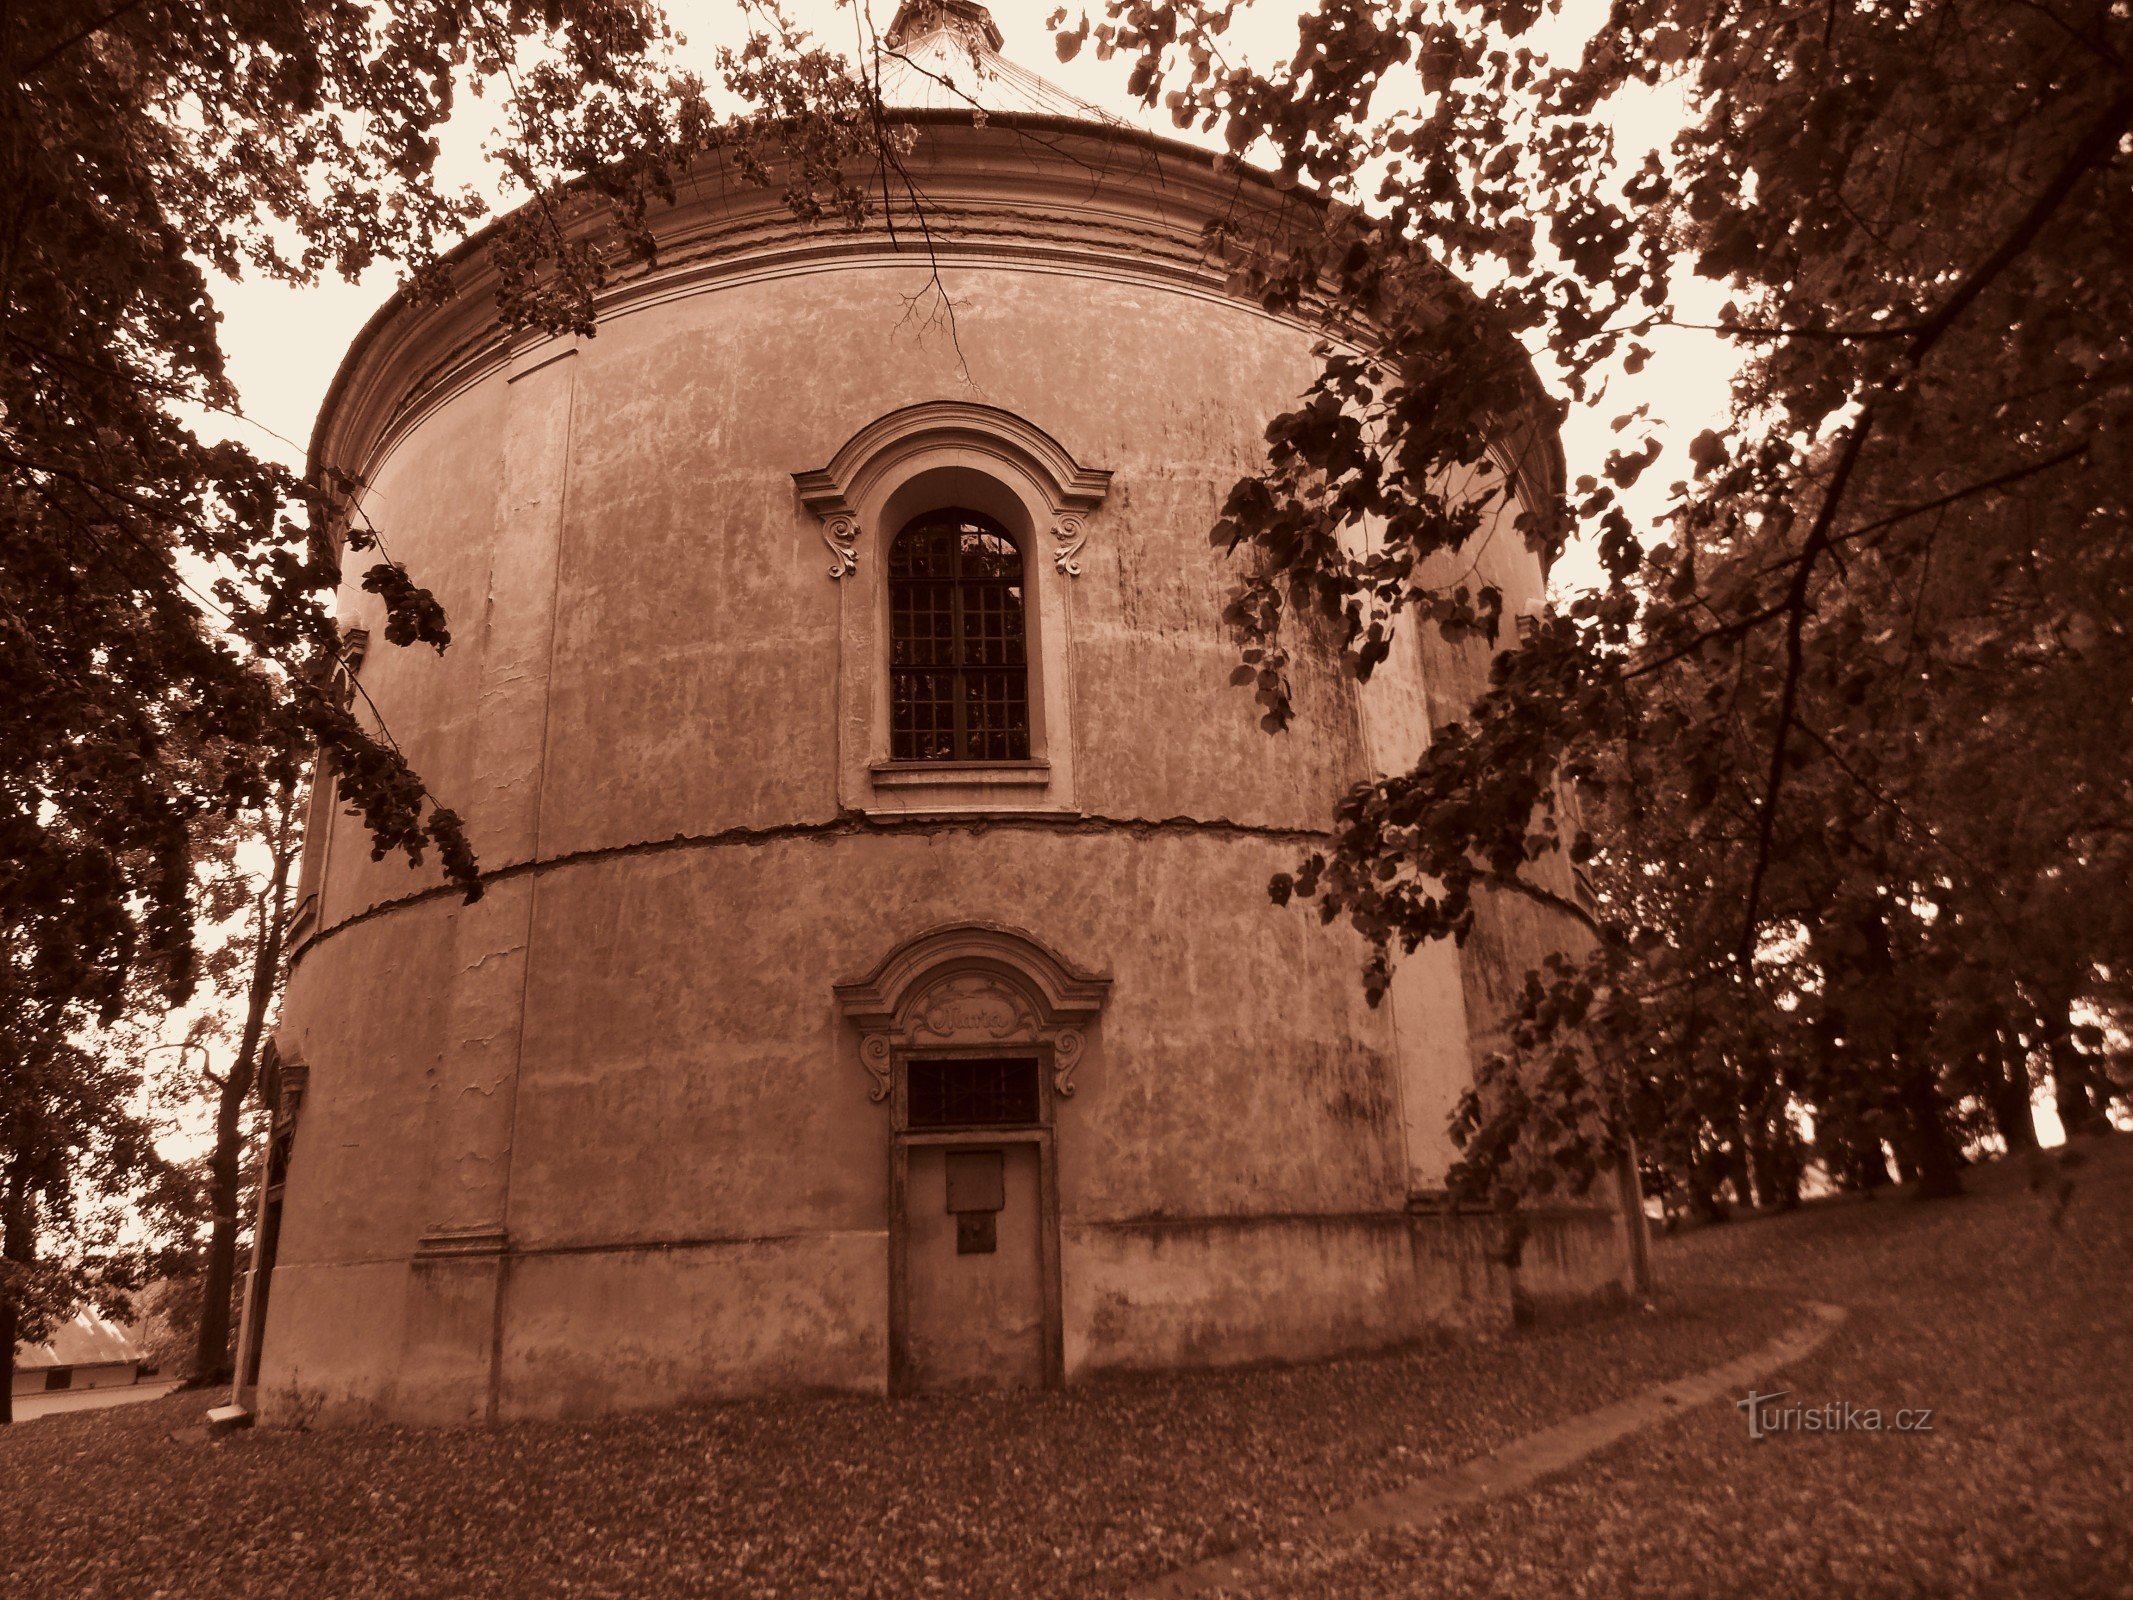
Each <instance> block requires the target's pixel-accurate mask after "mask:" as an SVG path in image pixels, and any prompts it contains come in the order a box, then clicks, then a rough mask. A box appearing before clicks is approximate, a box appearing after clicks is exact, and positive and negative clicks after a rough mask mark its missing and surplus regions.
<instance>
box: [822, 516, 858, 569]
mask: <svg viewBox="0 0 2133 1600" xmlns="http://www.w3.org/2000/svg"><path fill="white" fill-rule="evenodd" d="M822 542H823V543H824V544H826V545H828V546H829V551H830V557H831V560H830V568H829V575H830V576H831V577H832V578H846V577H849V576H851V574H853V573H854V572H857V571H858V570H859V522H858V519H857V518H854V517H847V516H834V517H825V518H824V519H823V521H822Z"/></svg>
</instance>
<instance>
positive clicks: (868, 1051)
mask: <svg viewBox="0 0 2133 1600" xmlns="http://www.w3.org/2000/svg"><path fill="white" fill-rule="evenodd" d="M859 1064H860V1065H861V1066H863V1067H865V1068H866V1069H867V1073H868V1075H869V1076H871V1077H872V1078H873V1080H874V1086H873V1087H872V1088H871V1089H869V1090H867V1098H868V1099H869V1100H871V1101H873V1102H874V1104H876V1105H880V1104H881V1102H882V1101H884V1100H886V1099H888V1098H889V1070H890V1060H889V1036H888V1035H887V1034H885V1033H870V1034H868V1035H867V1036H866V1037H865V1038H864V1039H862V1040H861V1041H860V1042H859Z"/></svg>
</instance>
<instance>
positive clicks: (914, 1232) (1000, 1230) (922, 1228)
mask: <svg viewBox="0 0 2133 1600" xmlns="http://www.w3.org/2000/svg"><path fill="white" fill-rule="evenodd" d="M905 1156H906V1160H907V1163H908V1165H907V1167H906V1171H905V1179H904V1215H903V1218H902V1223H903V1236H904V1251H905V1255H904V1261H905V1273H906V1279H905V1284H906V1288H905V1295H906V1299H905V1322H904V1329H903V1341H902V1342H903V1358H904V1363H905V1375H906V1380H907V1382H908V1385H909V1387H911V1388H915V1389H970V1388H1013V1389H1021V1388H1032V1389H1033V1388H1039V1387H1042V1385H1043V1383H1044V1377H1045V1360H1044V1355H1045V1294H1044V1273H1045V1268H1046V1252H1045V1250H1044V1248H1043V1232H1042V1229H1043V1225H1044V1206H1043V1165H1042V1161H1043V1158H1042V1151H1041V1147H1040V1145H1039V1144H1038V1142H1037V1141H1035V1140H1033V1139H1024V1140H1009V1139H1002V1140H999V1141H998V1142H988V1143H976V1142H971V1143H964V1142H960V1141H959V1142H953V1143H924V1144H921V1143H915V1142H914V1143H912V1144H909V1145H907V1146H906V1149H905Z"/></svg>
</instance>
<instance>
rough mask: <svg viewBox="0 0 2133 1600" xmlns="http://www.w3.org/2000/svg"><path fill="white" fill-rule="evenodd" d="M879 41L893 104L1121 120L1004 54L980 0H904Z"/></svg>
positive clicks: (886, 95)
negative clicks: (979, 2)
mask: <svg viewBox="0 0 2133 1600" xmlns="http://www.w3.org/2000/svg"><path fill="white" fill-rule="evenodd" d="M881 44H882V59H881V99H882V103H883V104H884V105H886V106H888V107H890V108H891V109H893V110H898V111H974V112H1023V113H1031V112H1033V113H1036V114H1038V115H1041V116H1049V117H1072V118H1075V119H1077V120H1079V121H1084V122H1115V121H1116V120H1117V119H1116V118H1114V117H1111V116H1109V115H1107V114H1106V113H1104V112H1102V111H1099V110H1097V108H1096V107H1094V106H1092V105H1090V104H1089V103H1088V102H1087V101H1085V100H1077V99H1076V98H1075V97H1074V96H1073V95H1070V94H1068V93H1067V92H1066V91H1065V90H1064V89H1062V88H1060V87H1059V86H1058V85H1057V84H1054V83H1048V82H1046V81H1045V80H1044V79H1043V78H1040V77H1038V76H1037V74H1036V73H1034V72H1031V71H1030V70H1029V69H1028V68H1026V67H1019V66H1017V65H1015V63H1014V62H1012V61H1009V60H1008V59H1007V58H1006V57H1005V56H1003V55H1001V54H1000V29H999V27H998V25H997V24H995V23H994V22H993V20H992V13H991V12H990V11H988V10H986V9H985V7H983V6H981V5H979V4H978V3H977V0H903V4H901V5H900V6H898V7H897V8H896V20H895V21H894V22H891V23H890V24H889V30H888V32H886V33H884V34H883V35H882V36H881Z"/></svg>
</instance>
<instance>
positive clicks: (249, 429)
mask: <svg viewBox="0 0 2133 1600" xmlns="http://www.w3.org/2000/svg"><path fill="white" fill-rule="evenodd" d="M859 3H861V4H870V5H871V18H872V23H873V27H874V29H875V31H881V30H886V28H887V27H888V25H889V21H890V19H891V18H892V17H893V16H894V15H895V11H896V3H895V0H859ZM1054 3H1055V0H999V3H997V4H995V5H993V7H992V14H993V19H994V22H995V23H996V24H997V25H998V26H999V28H1000V30H1001V32H1002V34H1003V35H1004V36H1005V41H1006V42H1005V45H1004V48H1003V52H1002V53H1003V54H1005V55H1006V56H1007V57H1008V58H1009V59H1010V60H1013V61H1015V62H1017V63H1018V64H1020V65H1022V66H1024V67H1026V68H1028V69H1029V70H1031V71H1034V72H1037V73H1040V74H1042V75H1043V76H1045V77H1047V78H1049V79H1050V80H1051V81H1052V82H1054V83H1056V84H1057V85H1059V87H1061V88H1063V89H1065V90H1067V91H1068V92H1069V93H1071V94H1074V95H1077V96H1079V97H1080V98H1081V99H1083V100H1086V101H1088V102H1089V103H1091V104H1092V105H1096V106H1100V107H1101V108H1103V109H1104V110H1106V111H1108V112H1110V113H1112V114H1113V115H1115V116H1117V117H1119V118H1120V119H1121V120H1123V121H1126V122H1128V123H1132V124H1134V125H1136V126H1143V127H1149V128H1152V129H1154V130H1155V131H1158V132H1161V133H1163V134H1165V135H1166V136H1169V137H1173V138H1184V139H1194V140H1197V141H1198V142H1201V143H1206V144H1209V145H1210V146H1213V145H1215V144H1217V143H1218V141H1217V140H1216V139H1215V138H1214V137H1213V136H1212V135H1197V134H1194V133H1189V132H1188V133H1181V132H1179V131H1178V130H1176V129H1174V128H1172V127H1171V126H1170V124H1169V119H1168V118H1167V117H1166V116H1161V115H1157V114H1151V113H1149V112H1146V111H1144V110H1143V109H1142V108H1141V107H1139V106H1138V105H1137V104H1136V103H1135V102H1134V101H1133V100H1132V99H1131V98H1130V97H1129V96H1128V95H1127V94H1126V92H1125V85H1126V64H1125V63H1124V62H1123V61H1119V60H1113V61H1100V60H1098V59H1097V57H1096V54H1095V52H1094V51H1093V50H1084V51H1083V52H1082V53H1081V54H1080V55H1079V56H1077V57H1076V58H1075V59H1074V60H1073V61H1071V62H1061V61H1059V59H1058V56H1057V53H1056V51H1055V49H1054V47H1053V43H1052V36H1051V33H1050V30H1049V29H1048V28H1046V27H1045V25H1044V19H1045V17H1046V16H1047V15H1048V14H1049V13H1050V12H1051V10H1052V9H1053V6H1054ZM1297 10H1298V6H1297V4H1296V0H1256V3H1255V4H1253V5H1252V6H1251V8H1250V9H1248V10H1247V11H1245V12H1244V13H1242V14H1241V15H1240V18H1239V20H1238V22H1237V23H1236V25H1235V26H1234V27H1233V28H1232V30H1231V32H1230V34H1229V35H1228V36H1227V38H1226V39H1225V41H1224V47H1225V53H1226V54H1228V55H1230V56H1231V58H1232V59H1239V60H1243V61H1246V62H1250V63H1253V64H1257V65H1262V66H1264V65H1267V64H1270V63H1273V62H1276V61H1279V60H1281V59H1283V58H1285V57H1286V56H1287V55H1288V54H1289V52H1290V51H1291V50H1292V49H1293V47H1294V43H1295V37H1296V33H1295V16H1296V13H1297ZM1564 10H1565V12H1566V13H1568V14H1569V16H1570V17H1571V18H1582V19H1583V20H1585V21H1586V22H1590V21H1591V20H1593V19H1594V18H1596V17H1597V16H1598V15H1600V14H1602V12H1603V11H1604V8H1602V7H1599V6H1596V5H1588V4H1580V3H1579V0H1571V3H1570V4H1568V5H1566V6H1565V8H1564ZM667 11H668V14H669V16H670V17H671V18H672V20H673V21H674V23H675V26H676V27H677V28H678V29H679V30H680V31H681V33H682V34H683V35H684V36H685V38H686V40H687V43H686V46H685V47H684V49H683V50H682V52H681V55H682V58H683V60H684V61H685V62H686V63H687V64H688V65H691V66H693V67H695V68H696V70H697V71H699V72H700V73H702V74H703V76H704V77H705V78H706V80H707V81H711V82H714V83H715V81H716V76H717V74H716V66H715V55H716V50H717V48H718V46H719V45H720V44H722V43H728V44H730V43H737V42H738V41H739V40H740V39H741V38H742V37H743V35H744V32H745V26H746V24H745V21H744V7H743V6H742V5H741V4H739V3H737V0H668V4H667ZM787 11H788V13H789V14H790V15H791V16H792V17H793V18H794V20H795V21H797V22H799V23H800V24H801V25H803V26H805V27H807V28H808V29H809V30H810V31H811V32H812V33H813V34H814V35H815V37H816V38H817V39H818V40H819V41H821V42H822V43H823V44H825V45H828V46H830V47H832V48H837V49H841V50H844V51H846V52H847V53H853V51H854V49H855V45H856V37H857V36H856V34H855V25H856V23H857V20H858V19H857V17H856V16H855V13H854V11H853V9H852V6H851V5H850V4H839V3H837V0H788V4H787ZM1527 42H1528V43H1536V44H1537V46H1538V47H1539V48H1541V49H1543V50H1546V51H1548V52H1550V53H1553V54H1558V55H1560V56H1562V57H1563V58H1564V59H1568V58H1569V56H1570V55H1571V54H1573V53H1574V52H1575V50H1576V49H1577V47H1578V46H1579V44H1581V43H1582V38H1581V35H1580V33H1579V31H1578V28H1577V25H1576V23H1575V22H1573V21H1569V20H1566V19H1563V18H1558V19H1556V20H1555V21H1554V22H1553V23H1544V24H1543V25H1542V27H1541V28H1540V29H1539V30H1537V34H1536V36H1535V38H1534V39H1529V40H1528V41H1527ZM461 103H462V105H463V106H465V107H467V110H466V111H465V112H463V113H462V114H461V116H460V117H459V118H457V119H456V120H455V121H454V123H453V124H452V125H451V126H450V127H449V128H448V129H447V133H446V137H445V139H444V141H443V144H444V153H443V156H442V159H441V162H440V168H441V170H442V171H443V172H444V173H445V174H446V175H447V177H448V178H450V179H451V180H452V181H454V182H464V183H469V184H471V185H473V186H474V187H475V189H476V190H477V191H478V192H480V193H482V194H484V195H485V196H486V197H488V198H489V199H490V201H491V203H492V204H495V203H496V202H497V201H498V200H499V199H502V200H503V201H504V203H505V204H506V205H507V206H508V204H509V199H508V197H504V196H501V195H500V194H499V192H498V188H497V184H496V182H495V179H494V173H493V168H490V167H489V166H488V164H487V163H486V162H485V161H484V160H483V157H482V153H481V152H482V147H483V145H484V144H485V143H488V142H492V141H493V139H494V137H495V121H494V119H495V116H496V114H497V111H498V104H497V101H496V99H495V98H494V96H493V95H492V96H491V97H490V98H487V99H483V100H472V99H463V100H462V102H461ZM1685 114H1686V113H1685V105H1684V102H1683V100H1682V98H1681V95H1680V94H1679V92H1678V91H1674V90H1667V89H1660V90H1652V91H1645V92H1641V93H1638V94H1636V95H1634V96H1623V97H1620V98H1618V100H1617V101H1616V102H1615V103H1614V104H1613V105H1612V107H1611V116H1612V120H1613V121H1614V124H1615V128H1616V134H1617V138H1618V140H1619V141H1620V144H1621V153H1622V157H1623V160H1624V162H1625V164H1626V165H1628V166H1630V167H1634V166H1635V164H1636V162H1637V161H1638V159H1639V158H1640V157H1641V155H1642V152H1643V151H1644V150H1645V149H1648V148H1663V147H1664V146H1665V145H1666V144H1667V142H1668V141H1669V140H1670V139H1671V138H1672V136H1673V134H1674V133H1675V132H1676V131H1677V130H1678V129H1679V128H1680V127H1681V126H1682V124H1683V122H1684V120H1685ZM397 283H398V275H397V273H396V272H395V271H394V270H392V269H390V268H379V269H375V270H373V271H372V272H370V273H369V274H367V275H366V276H365V277H364V278H363V279H362V280H361V281H359V282H357V283H352V284H351V283H347V282H344V281H342V280H340V279H338V278H329V279H328V280H326V281H324V282H321V283H319V284H316V285H311V286H305V287H294V286H290V285H287V284H281V283H275V282H271V281H261V280H256V279H255V280H247V281H241V282H233V283H226V284H223V285H221V286H219V287H218V288H217V289H216V291H215V299H216V303H217V305H218V306H219V307H220V308H221V310H222V313H223V325H222V337H223V346H224V349H225V352H226V353H227V356H228V360H229V370H230V374H231V377H232V379H233V381H234V382H235V383H236V386H237V390H238V393H239V395H240V396H241V404H242V409H243V412H244V415H245V418H247V419H249V420H248V421H241V420H237V419H231V418H203V419H200V425H201V426H202V428H203V430H204V431H209V432H226V433H228V434H229V435H230V436H231V437H233V438H236V439H239V440H241V441H242V442H244V443H245V444H246V445H248V446H249V447H251V448H252V449H253V450H255V451H258V452H260V453H262V454H265V455H270V456H272V457H274V458H276V459H279V460H281V461H283V462H285V463H287V464H288V465H290V466H292V467H301V466H302V464H303V456H304V448H305V446H306V444H307V443H308V441H309V439H310V435H311V425H312V422H313V420H314V419H315V418H316V416H317V414H318V408H319V404H320V402H321V401H322V400H323V399H324V397H325V394H326V389H327V386H328V385H329V384H330V383H331V382H332V379H333V374H334V371H335V369H336V368H337V367H338V365H339V363H340V359H341V357H342V355H343V354H344V353H345V352H346V350H347V348H348V346H349V344H350V342H351V341H352V340H353V339H354V338H355V336H356V333H357V331H358V330H359V329H360V328H361V327H362V325H363V323H364V322H365V321H366V320H367V319H368V318H369V317H370V315H371V314H372V313H373V312H374V311H376V310H377V309H378V307H379V306H381V305H383V304H384V303H385V301H386V299H387V298H388V297H389V296H390V295H391V294H392V292H393V289H394V288H395V287H396V285H397ZM1685 292H1686V295H1687V296H1688V297H1689V298H1690V299H1691V300H1692V301H1696V302H1707V303H1692V304H1691V305H1689V306H1687V307H1686V308H1685V310H1684V314H1685V316H1686V317H1687V319H1688V320H1694V321H1710V320H1712V316H1711V313H1713V312H1715V310H1716V306H1717V303H1718V301H1719V300H1721V299H1722V298H1723V292H1722V290H1720V289H1719V288H1718V287H1717V286H1715V285H1702V284H1696V283H1693V282H1691V283H1690V284H1688V285H1687V286H1686V291H1685ZM1650 342H1651V343H1652V344H1653V346H1654V355H1653V358H1652V360H1651V361H1650V363H1649V364H1647V365H1646V366H1645V367H1644V369H1643V370H1642V371H1641V372H1640V373H1638V374H1637V375H1635V376H1634V377H1632V376H1629V375H1627V374H1624V373H1622V372H1621V371H1620V370H1619V368H1617V370H1616V371H1615V372H1614V373H1613V374H1612V375H1611V376H1610V379H1609V382H1608V385H1607V390H1606V393H1605V396H1604V398H1602V399H1601V400H1600V401H1599V403H1597V404H1595V405H1589V406H1585V407H1581V408H1578V409H1576V410H1574V411H1573V412H1572V414H1571V416H1570V417H1569V419H1568V420H1567V421H1566V423H1565V425H1564V428H1563V446H1564V451H1565V455H1566V457H1567V460H1568V463H1569V470H1570V477H1571V478H1572V480H1575V479H1576V478H1577V477H1578V476H1579V475H1580V474H1581V473H1585V472H1591V473H1595V474H1596V473H1597V472H1598V471H1599V468H1600V464H1601V463H1602V462H1603V461H1604V460H1605V458H1606V456H1607V453H1608V451H1609V450H1610V449H1611V448H1612V447H1613V446H1614V445H1615V444H1616V443H1618V442H1619V439H1620V436H1619V435H1617V434H1616V433H1615V432H1614V431H1613V430H1612V429H1611V428H1610V426H1609V424H1610V422H1611V421H1612V419H1613V418H1615V417H1617V416H1619V415H1621V414H1622V413H1624V412H1627V411H1630V410H1632V409H1634V408H1635V407H1637V406H1640V405H1642V406H1648V407H1650V409H1651V414H1652V415H1653V417H1655V418H1657V419H1658V420H1659V422H1660V424H1661V426H1660V430H1659V431H1660V436H1661V438H1662V439H1663V440H1666V441H1669V442H1670V443H1680V442H1685V441H1687V440H1688V439H1690V438H1693V437H1694V436H1695V435H1696V434H1697V433H1698V432H1700V431H1702V430H1703V429H1704V428H1706V427H1709V426H1711V425H1712V424H1713V423H1714V422H1715V421H1717V420H1718V419H1720V418H1721V417H1723V416H1724V414H1725V411H1726V401H1727V386H1728V384H1729V382H1730V380H1731V376H1732V373H1733V370H1734V366H1735V361H1734V356H1733V353H1732V351H1731V350H1730V349H1729V348H1728V347H1727V346H1726V344H1725V343H1724V341H1722V340H1720V339H1718V338H1716V337H1714V336H1712V335H1710V334H1706V333H1697V332H1692V331H1686V330H1661V331H1660V332H1658V333H1656V334H1655V335H1654V336H1653V338H1652V340H1651V341H1650ZM1680 459H1681V451H1680V450H1679V449H1675V448H1670V449H1669V450H1668V453H1667V455H1666V456H1665V457H1664V458H1662V462H1661V466H1660V468H1659V469H1658V470H1655V471H1653V472H1651V473H1648V474H1646V476H1645V478H1644V479H1643V480H1642V481H1641V482H1640V483H1639V484H1638V486H1637V488H1636V489H1635V490H1634V491H1633V492H1632V496H1631V497H1630V498H1631V509H1632V512H1633V513H1638V514H1641V515H1640V520H1643V521H1646V522H1656V521H1657V519H1658V518H1659V517H1660V516H1661V515H1662V514H1663V512H1664V509H1665V500H1666V490H1667V486H1668V484H1669V483H1670V482H1671V481H1672V479H1673V478H1674V477H1676V476H1678V475H1679V473H1678V471H1669V470H1667V468H1668V467H1669V466H1670V465H1672V464H1673V463H1674V462H1677V461H1679V460H1680ZM1597 581H1598V569H1597V565H1596V563H1595V562H1594V561H1593V560H1592V558H1591V556H1590V554H1589V553H1588V552H1586V551H1584V550H1581V549H1576V548H1573V549H1572V550H1571V551H1570V552H1568V553H1567V554H1566V555H1565V557H1564V559H1563V560H1562V561H1561V562H1559V563H1558V564H1557V567H1556V570H1555V588H1556V591H1557V594H1558V596H1559V597H1560V596H1561V595H1562V594H1563V593H1565V592H1568V591H1573V590H1575V589H1577V588H1580V587H1584V586H1587V585H1590V584H1593V583H1596V582H1597Z"/></svg>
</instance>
